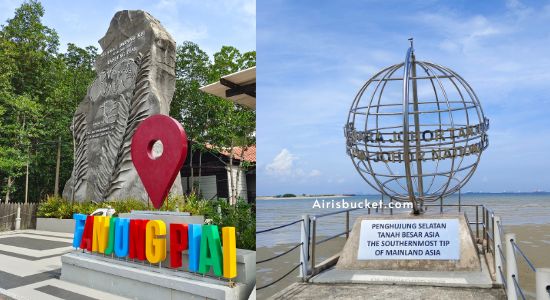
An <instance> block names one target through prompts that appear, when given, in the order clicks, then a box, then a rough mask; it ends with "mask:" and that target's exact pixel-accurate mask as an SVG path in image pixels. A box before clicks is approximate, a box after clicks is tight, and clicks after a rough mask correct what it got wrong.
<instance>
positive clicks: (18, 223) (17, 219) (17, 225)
mask: <svg viewBox="0 0 550 300" xmlns="http://www.w3.org/2000/svg"><path fill="white" fill-rule="evenodd" d="M19 229H21V205H20V204H17V218H15V230H19Z"/></svg>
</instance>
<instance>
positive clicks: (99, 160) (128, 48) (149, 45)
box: [63, 10, 182, 201]
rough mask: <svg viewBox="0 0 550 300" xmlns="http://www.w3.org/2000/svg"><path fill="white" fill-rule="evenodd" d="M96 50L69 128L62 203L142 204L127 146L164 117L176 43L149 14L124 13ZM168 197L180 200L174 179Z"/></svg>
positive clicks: (118, 15) (115, 19)
mask: <svg viewBox="0 0 550 300" xmlns="http://www.w3.org/2000/svg"><path fill="white" fill-rule="evenodd" d="M99 44H100V45H101V48H102V50H103V52H102V53H101V54H100V55H99V56H98V57H97V59H96V62H95V70H96V73H97V77H96V79H95V80H94V82H93V83H92V84H91V85H90V87H89V88H88V93H87V94H86V97H85V98H84V99H83V100H82V102H81V103H80V104H79V106H78V108H77V110H76V112H75V114H74V117H73V122H72V125H71V130H72V132H73V137H74V145H75V154H74V166H73V171H72V174H71V178H70V179H69V180H68V181H67V183H66V184H65V188H64V190H63V197H64V198H66V199H74V200H75V201H85V200H94V201H104V200H114V199H127V198H135V199H141V200H143V201H147V193H146V192H145V189H144V187H143V184H142V182H141V180H140V179H139V176H138V174H137V172H136V170H135V168H134V165H133V164H132V161H131V156H130V144H131V140H132V136H133V134H134V132H135V130H136V128H137V126H138V124H139V123H140V122H141V121H142V120H144V119H145V118H147V117H149V116H151V115H155V114H164V115H168V113H169V111H170V102H171V101H172V96H173V94H174V90H175V82H176V78H175V48H176V43H175V41H174V39H173V38H172V37H171V36H170V34H169V33H168V32H167V31H166V30H165V29H164V27H162V25H161V24H160V22H159V21H158V20H157V19H155V18H154V17H153V16H151V15H150V14H149V13H147V12H144V11H141V10H124V11H119V12H117V13H116V14H115V16H114V17H113V19H112V20H111V24H110V26H109V29H108V30H107V33H106V34H105V36H104V37H103V38H101V39H100V40H99ZM158 151H162V150H161V148H160V147H159V149H158ZM170 192H171V193H172V194H182V187H181V179H180V176H179V174H178V177H177V178H176V181H175V183H174V185H173V186H172V188H171V191H170Z"/></svg>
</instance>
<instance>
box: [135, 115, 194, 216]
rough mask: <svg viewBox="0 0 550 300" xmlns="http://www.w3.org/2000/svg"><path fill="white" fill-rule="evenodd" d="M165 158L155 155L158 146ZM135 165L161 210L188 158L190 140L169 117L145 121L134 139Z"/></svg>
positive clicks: (152, 199) (157, 116)
mask: <svg viewBox="0 0 550 300" xmlns="http://www.w3.org/2000/svg"><path fill="white" fill-rule="evenodd" d="M157 141H161V142H162V147H163V149H162V154H161V155H160V156H159V157H155V156H154V155H153V145H154V144H155V142H157ZM131 154H132V162H133V163H134V166H135V167H136V170H137V173H138V175H139V178H141V182H142V183H143V186H144V187H145V190H146V191H147V194H149V197H150V198H151V202H152V203H153V206H154V207H155V208H157V209H158V208H160V207H161V206H162V203H163V202H164V199H165V198H166V196H168V192H169V191H170V187H171V186H172V184H173V183H174V180H175V179H176V177H177V175H178V173H179V171H180V169H181V166H182V165H183V163H184V162H185V158H186V156H187V136H186V135H185V131H184V130H183V127H182V126H181V124H180V123H179V122H178V121H176V120H175V119H173V118H171V117H168V116H165V115H154V116H150V117H148V118H147V119H145V120H144V121H142V122H141V123H140V124H139V126H138V128H137V129H136V132H135V133H134V136H133V137H132V149H131Z"/></svg>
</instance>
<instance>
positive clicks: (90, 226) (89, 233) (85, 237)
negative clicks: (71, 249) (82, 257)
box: [80, 216, 94, 251]
mask: <svg viewBox="0 0 550 300" xmlns="http://www.w3.org/2000/svg"><path fill="white" fill-rule="evenodd" d="M93 235H94V216H88V217H87V218H86V225H84V233H83V234H82V241H81V242H80V249H86V250H88V251H92V238H93Z"/></svg>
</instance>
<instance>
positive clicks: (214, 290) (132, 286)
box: [61, 251, 254, 299]
mask: <svg viewBox="0 0 550 300" xmlns="http://www.w3.org/2000/svg"><path fill="white" fill-rule="evenodd" d="M61 262H62V265H63V267H62V271H61V279H62V280H66V281H70V282H73V283H76V284H80V285H83V286H86V287H90V288H95V289H100V290H102V291H105V292H108V293H112V294H116V295H120V296H123V297H128V298H132V299H247V298H248V295H249V291H248V290H249V288H248V287H247V286H246V285H245V284H242V283H236V284H235V286H234V287H230V285H229V282H227V281H225V280H219V279H216V278H212V277H205V276H199V275H196V274H192V273H188V272H178V271H174V270H171V269H167V268H158V267H154V266H149V265H148V264H146V265H138V264H135V263H131V262H126V261H121V260H116V259H112V258H110V257H102V256H99V255H91V254H88V253H81V252H78V251H75V252H72V253H69V254H66V255H63V256H62V257H61ZM253 287H254V285H252V288H253Z"/></svg>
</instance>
